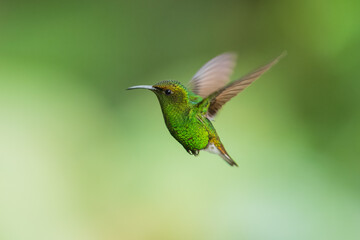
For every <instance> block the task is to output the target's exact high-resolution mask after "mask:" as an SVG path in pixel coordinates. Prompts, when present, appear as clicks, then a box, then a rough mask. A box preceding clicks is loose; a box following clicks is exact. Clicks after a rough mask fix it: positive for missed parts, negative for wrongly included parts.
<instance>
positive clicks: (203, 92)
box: [190, 53, 236, 98]
mask: <svg viewBox="0 0 360 240" xmlns="http://www.w3.org/2000/svg"><path fill="white" fill-rule="evenodd" d="M235 64H236V54H234V53H223V54H221V55H219V56H217V57H215V58H213V59H211V60H210V61H209V62H207V63H206V64H205V65H204V66H203V67H201V68H200V70H199V71H198V72H197V73H196V74H195V75H194V77H193V78H192V79H191V80H190V86H191V88H192V91H193V92H194V93H195V94H197V95H199V96H201V97H202V98H205V97H207V96H209V95H210V94H211V93H213V92H215V91H217V90H219V89H220V88H222V87H224V86H225V85H226V84H227V83H228V82H229V80H230V76H231V74H232V73H233V69H234V66H235Z"/></svg>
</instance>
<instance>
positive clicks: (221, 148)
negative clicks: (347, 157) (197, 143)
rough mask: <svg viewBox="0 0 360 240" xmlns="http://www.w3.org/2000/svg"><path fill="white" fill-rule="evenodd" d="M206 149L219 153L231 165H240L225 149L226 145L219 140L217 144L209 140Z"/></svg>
mask: <svg viewBox="0 0 360 240" xmlns="http://www.w3.org/2000/svg"><path fill="white" fill-rule="evenodd" d="M204 150H205V151H208V152H211V153H214V154H217V155H219V156H220V157H221V158H222V159H224V160H225V161H226V162H227V163H228V164H229V165H230V166H237V167H238V165H237V164H236V162H235V161H234V160H232V158H231V157H230V156H229V154H228V153H227V152H226V150H225V148H224V146H223V145H222V144H221V142H219V144H215V143H214V142H209V144H208V146H207V147H206V148H205V149H204Z"/></svg>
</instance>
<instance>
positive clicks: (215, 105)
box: [207, 52, 286, 119]
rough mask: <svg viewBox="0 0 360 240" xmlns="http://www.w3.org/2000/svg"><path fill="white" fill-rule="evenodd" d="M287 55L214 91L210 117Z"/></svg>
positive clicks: (282, 55) (209, 110) (208, 113)
mask: <svg viewBox="0 0 360 240" xmlns="http://www.w3.org/2000/svg"><path fill="white" fill-rule="evenodd" d="M285 55H286V53H285V52H284V53H282V54H281V55H280V56H278V57H277V58H275V59H274V60H272V61H271V62H270V63H268V64H266V65H265V66H262V67H260V68H258V69H256V70H255V71H253V72H251V73H249V74H247V75H245V76H244V77H242V78H240V79H239V80H237V81H234V82H232V83H230V84H229V85H227V86H225V87H223V88H222V89H220V90H219V91H217V92H216V93H214V96H213V97H212V98H211V100H210V106H209V109H208V112H207V116H208V118H209V119H213V118H214V117H215V115H216V113H217V112H218V111H219V110H220V108H221V107H222V106H223V105H224V104H225V103H226V102H228V101H229V100H230V99H231V98H233V97H235V96H236V95H238V94H239V93H240V92H241V91H243V90H244V89H245V88H247V87H248V86H249V85H250V84H251V83H253V82H254V81H255V80H256V79H258V78H259V77H260V76H261V75H262V74H264V73H265V72H267V71H268V70H269V69H270V68H271V67H272V66H274V65H275V64H276V63H277V62H278V61H279V60H280V59H281V58H282V57H284V56H285Z"/></svg>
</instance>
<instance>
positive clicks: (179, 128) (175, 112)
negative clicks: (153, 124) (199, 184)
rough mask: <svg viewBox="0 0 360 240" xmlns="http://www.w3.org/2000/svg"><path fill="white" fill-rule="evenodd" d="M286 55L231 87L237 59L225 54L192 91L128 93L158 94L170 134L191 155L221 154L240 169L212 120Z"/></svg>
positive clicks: (174, 85) (172, 87) (169, 86)
mask: <svg viewBox="0 0 360 240" xmlns="http://www.w3.org/2000/svg"><path fill="white" fill-rule="evenodd" d="M283 55H284V54H283ZM283 55H281V56H279V57H277V58H276V59H274V60H273V61H271V62H270V63H269V64H267V65H265V66H263V67H261V68H259V69H257V70H255V71H253V72H252V73H250V74H248V75H246V76H244V77H242V78H241V79H239V80H237V81H234V82H232V83H230V84H227V83H228V82H229V77H230V75H231V73H232V71H233V67H234V66H235V60H236V56H235V55H234V54H231V53H225V54H222V55H220V56H218V57H216V58H214V59H212V60H211V61H209V62H208V63H206V64H205V65H204V66H203V67H202V68H201V69H200V70H199V71H198V72H197V73H196V74H195V76H194V77H193V79H192V80H191V81H190V84H191V86H192V91H190V90H188V89H187V88H186V87H184V86H183V85H182V84H181V83H180V82H177V81H172V80H169V81H162V82H159V83H157V84H155V85H153V86H148V85H141V86H134V87H130V88H128V89H138V88H143V89H149V90H151V91H153V92H154V93H155V94H156V96H157V98H158V100H159V102H160V106H161V110H162V112H163V116H164V119H165V123H166V126H167V128H168V129H169V132H170V133H171V135H172V136H173V137H174V138H175V139H176V140H177V141H178V142H179V143H181V145H182V146H183V147H184V148H185V149H186V150H187V151H188V152H189V153H190V154H193V155H198V154H199V151H200V150H207V151H209V152H211V153H215V154H218V155H219V156H221V157H222V158H223V159H224V160H225V161H227V162H228V163H229V164H230V165H231V166H237V164H236V163H235V162H234V161H233V160H232V158H231V157H230V156H229V154H228V153H227V152H226V150H225V148H224V146H223V144H222V143H221V141H220V138H219V136H218V134H217V133H216V130H215V128H214V126H213V125H212V123H211V120H212V119H213V118H214V117H215V115H216V113H217V112H218V110H219V109H220V108H221V107H222V106H223V105H224V104H225V103H226V102H227V101H229V100H230V99H231V98H232V97H234V96H236V95H237V94H238V93H239V92H241V91H242V90H243V89H245V88H246V87H247V86H249V85H250V84H251V83H252V82H253V81H255V80H256V79H257V78H259V77H260V75H261V74H263V73H264V72H266V71H267V70H268V69H270V67H271V66H273V65H274V64H275V63H277V62H278V60H279V59H280V57H282V56H283Z"/></svg>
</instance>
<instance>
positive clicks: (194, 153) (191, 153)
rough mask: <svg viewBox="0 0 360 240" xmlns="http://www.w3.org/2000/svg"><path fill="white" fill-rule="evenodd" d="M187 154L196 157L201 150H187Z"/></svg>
mask: <svg viewBox="0 0 360 240" xmlns="http://www.w3.org/2000/svg"><path fill="white" fill-rule="evenodd" d="M187 152H188V153H189V154H190V155H194V156H197V155H199V150H190V149H187Z"/></svg>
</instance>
